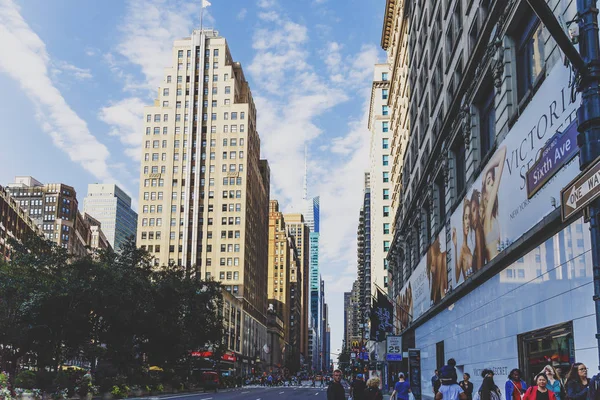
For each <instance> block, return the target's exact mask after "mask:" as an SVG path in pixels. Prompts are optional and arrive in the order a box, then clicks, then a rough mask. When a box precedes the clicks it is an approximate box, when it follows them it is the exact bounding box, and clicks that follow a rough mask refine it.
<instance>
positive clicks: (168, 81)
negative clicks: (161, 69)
mask: <svg viewBox="0 0 600 400" xmlns="http://www.w3.org/2000/svg"><path fill="white" fill-rule="evenodd" d="M167 83H171V75H167Z"/></svg>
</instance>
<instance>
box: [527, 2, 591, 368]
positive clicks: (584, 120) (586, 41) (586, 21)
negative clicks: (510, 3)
mask: <svg viewBox="0 0 600 400" xmlns="http://www.w3.org/2000/svg"><path fill="white" fill-rule="evenodd" d="M527 2H528V3H529V5H530V6H531V8H532V9H533V10H534V12H535V13H536V14H537V15H538V17H539V18H540V20H541V21H542V23H543V24H544V25H545V26H546V27H547V28H548V31H549V32H550V34H551V35H552V37H553V38H554V40H556V43H557V44H558V46H559V47H560V48H561V50H562V51H563V52H564V53H565V55H566V56H567V58H568V59H569V60H570V61H571V63H572V64H573V66H574V67H575V69H576V70H577V72H578V73H579V74H580V75H581V79H580V80H579V82H578V85H577V91H578V92H581V105H580V107H579V108H578V109H577V120H578V122H577V123H578V126H577V131H578V132H579V134H578V135H577V144H578V146H579V168H580V170H582V171H583V170H584V169H585V168H586V167H587V166H588V165H590V164H591V163H592V162H593V161H594V160H596V159H597V158H598V157H599V156H600V39H599V38H598V8H597V7H596V2H597V0H577V14H578V15H577V16H578V24H579V51H580V53H581V55H579V54H577V50H576V49H575V47H574V46H573V45H572V44H571V43H570V41H569V40H568V37H567V36H566V34H565V32H564V31H563V30H562V28H561V26H560V24H559V23H558V21H557V20H556V18H555V17H554V13H553V12H552V10H551V9H550V7H549V6H548V4H546V1H545V0H527ZM589 215H590V236H591V241H592V264H593V275H594V297H593V298H594V303H595V307H596V340H597V341H598V346H597V347H598V362H599V363H600V199H598V200H595V201H594V202H593V203H592V204H591V205H590V206H589ZM598 368H599V369H600V366H599V367H598Z"/></svg>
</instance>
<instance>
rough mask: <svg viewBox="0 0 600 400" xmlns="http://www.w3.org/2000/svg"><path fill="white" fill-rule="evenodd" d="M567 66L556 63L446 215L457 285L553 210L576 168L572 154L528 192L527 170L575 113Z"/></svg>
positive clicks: (575, 173) (452, 275)
mask: <svg viewBox="0 0 600 400" xmlns="http://www.w3.org/2000/svg"><path fill="white" fill-rule="evenodd" d="M572 100H573V99H572V97H571V87H570V86H569V71H568V69H566V68H565V67H564V66H563V65H562V64H560V63H558V64H557V65H556V66H555V67H554V68H553V69H552V71H551V72H550V74H549V75H548V77H546V80H545V81H544V83H543V84H542V86H541V87H540V89H539V90H538V92H537V93H536V94H535V97H534V98H533V99H532V101H531V103H530V104H529V105H528V106H527V108H526V109H525V110H524V112H523V114H522V115H521V116H520V117H519V119H518V120H517V121H516V123H515V124H514V126H513V127H512V129H511V130H510V132H509V133H508V135H507V136H506V138H505V139H504V140H503V141H502V142H501V143H500V145H499V146H498V149H497V150H496V152H495V153H494V154H493V155H492V157H491V158H490V159H489V161H487V163H486V165H485V167H484V168H483V169H482V170H481V174H480V175H479V177H478V178H477V179H476V180H475V182H474V183H473V184H472V186H471V187H470V188H469V190H467V192H466V194H465V196H464V197H463V199H462V201H461V202H460V205H459V207H458V208H457V209H456V210H455V211H454V213H453V214H452V217H451V219H450V224H451V243H450V246H451V253H452V254H451V255H452V257H451V260H452V261H451V282H452V286H453V287H456V286H458V285H460V284H461V283H462V282H464V281H465V279H466V278H468V277H469V276H470V275H471V274H473V273H475V272H477V271H479V270H481V269H482V268H483V267H484V265H486V264H487V263H488V262H490V261H491V260H493V259H494V258H495V257H496V256H497V255H498V253H500V251H502V249H504V248H506V247H508V246H509V245H510V244H511V243H512V242H514V241H515V240H517V239H518V238H519V237H520V236H522V235H523V234H524V233H525V232H527V231H528V230H529V229H531V228H532V227H533V226H534V225H535V224H536V223H538V222H539V221H540V220H541V219H542V218H543V217H544V216H546V215H547V214H548V213H549V212H551V211H552V210H553V209H554V206H553V204H552V201H551V199H552V197H554V198H555V199H557V200H558V199H560V197H559V196H560V191H561V189H562V188H563V187H564V186H565V185H567V184H568V183H569V181H570V180H571V179H572V178H573V177H574V176H576V175H577V174H578V173H579V166H578V163H577V162H575V161H576V160H577V159H578V157H575V158H574V159H573V160H571V162H570V163H568V164H567V165H566V166H564V167H563V168H562V169H561V170H559V171H558V172H556V173H555V175H554V176H553V177H552V178H551V179H549V180H548V181H547V182H546V183H545V185H544V186H542V187H540V188H539V189H538V190H537V192H536V194H535V196H533V197H532V198H531V199H528V196H527V171H528V170H529V169H530V168H531V167H532V166H533V165H534V164H535V163H536V161H538V159H539V158H540V156H541V152H542V151H543V149H544V145H545V144H546V142H548V140H550V139H552V138H553V136H554V135H555V133H556V132H562V131H565V130H566V128H567V127H568V126H569V124H570V123H571V122H572V121H573V120H574V119H575V118H576V109H577V104H578V103H579V102H578V101H577V100H576V101H572Z"/></svg>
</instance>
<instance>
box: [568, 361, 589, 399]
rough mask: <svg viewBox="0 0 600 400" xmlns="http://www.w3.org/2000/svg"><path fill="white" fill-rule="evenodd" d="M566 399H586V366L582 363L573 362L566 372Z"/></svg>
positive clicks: (587, 386)
mask: <svg viewBox="0 0 600 400" xmlns="http://www.w3.org/2000/svg"><path fill="white" fill-rule="evenodd" d="M565 386H566V387H567V399H569V400H586V399H587V395H588V391H589V379H588V377H587V367H586V366H585V365H584V364H583V363H575V364H573V365H572V366H571V370H570V371H569V373H568V374H567V384H566V385H565Z"/></svg>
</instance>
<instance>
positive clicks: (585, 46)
mask: <svg viewBox="0 0 600 400" xmlns="http://www.w3.org/2000/svg"><path fill="white" fill-rule="evenodd" d="M577 12H578V14H579V18H580V19H579V50H580V52H581V56H582V57H583V59H584V60H585V62H586V64H587V68H586V73H585V74H584V75H583V77H582V79H581V81H580V83H579V86H578V88H577V90H578V91H580V92H581V106H580V107H579V109H578V110H577V118H578V124H579V125H578V127H577V130H578V131H579V135H577V144H578V145H579V167H580V169H581V170H583V169H585V167H587V166H588V165H589V164H590V163H592V162H593V161H594V160H595V159H596V158H598V156H600V39H599V38H598V8H597V7H596V0H577ZM589 212H590V234H591V240H592V264H593V275H594V303H595V307H596V340H597V342H598V346H597V347H598V362H599V363H600V224H599V223H600V221H599V218H600V200H595V201H594V202H593V203H592V204H591V205H590V207H589ZM598 368H599V369H600V366H599V367H598Z"/></svg>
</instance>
